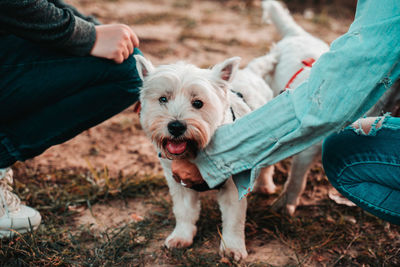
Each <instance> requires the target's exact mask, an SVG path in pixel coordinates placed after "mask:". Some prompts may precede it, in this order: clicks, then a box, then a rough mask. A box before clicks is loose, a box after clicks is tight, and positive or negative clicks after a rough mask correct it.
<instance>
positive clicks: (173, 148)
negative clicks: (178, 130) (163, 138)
mask: <svg viewBox="0 0 400 267" xmlns="http://www.w3.org/2000/svg"><path fill="white" fill-rule="evenodd" d="M167 150H168V152H169V153H171V154H182V153H183V152H185V150H186V142H185V141H183V142H180V143H176V142H171V141H168V142H167Z"/></svg>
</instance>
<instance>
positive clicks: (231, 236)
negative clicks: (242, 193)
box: [218, 179, 247, 261]
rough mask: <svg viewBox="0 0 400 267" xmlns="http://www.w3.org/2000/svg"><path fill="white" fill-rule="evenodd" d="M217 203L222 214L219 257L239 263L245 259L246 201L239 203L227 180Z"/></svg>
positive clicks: (233, 188) (235, 192) (233, 185)
mask: <svg viewBox="0 0 400 267" xmlns="http://www.w3.org/2000/svg"><path fill="white" fill-rule="evenodd" d="M218 203H219V207H220V209H221V213H222V240H221V245H220V253H221V255H226V256H228V257H232V258H234V259H235V260H236V261H240V260H242V259H245V258H246V257H247V251H246V244H245V238H244V226H245V220H246V208H247V200H246V198H243V199H242V200H240V201H239V198H238V191H237V189H236V186H235V184H234V183H233V180H232V179H229V180H228V181H227V182H226V183H225V185H224V186H223V187H222V188H221V190H220V191H219V192H218Z"/></svg>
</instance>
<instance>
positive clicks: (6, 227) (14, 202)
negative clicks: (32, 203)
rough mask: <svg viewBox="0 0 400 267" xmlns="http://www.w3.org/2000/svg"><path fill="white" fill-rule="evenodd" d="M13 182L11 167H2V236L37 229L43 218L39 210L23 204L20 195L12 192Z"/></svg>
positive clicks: (0, 198) (0, 210)
mask: <svg viewBox="0 0 400 267" xmlns="http://www.w3.org/2000/svg"><path fill="white" fill-rule="evenodd" d="M12 182H13V171H12V170H11V168H7V169H0V238H3V237H12V236H14V235H15V234H16V232H19V233H26V232H28V231H29V230H31V229H34V230H35V229H37V228H38V226H39V224H40V221H41V219H42V218H41V217H40V213H39V212H38V211H37V210H35V209H33V208H31V207H28V206H25V205H21V200H20V199H19V198H18V196H17V195H15V194H14V193H12V192H11V191H12V187H11V184H12Z"/></svg>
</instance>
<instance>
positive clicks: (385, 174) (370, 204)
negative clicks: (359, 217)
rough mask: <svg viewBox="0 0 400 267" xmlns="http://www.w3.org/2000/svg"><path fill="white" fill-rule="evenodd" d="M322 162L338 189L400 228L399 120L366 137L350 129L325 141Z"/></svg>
mask: <svg viewBox="0 0 400 267" xmlns="http://www.w3.org/2000/svg"><path fill="white" fill-rule="evenodd" d="M322 154H323V155H322V161H323V165H324V169H325V172H326V175H327V176H328V178H329V180H330V182H331V183H332V185H333V186H334V187H336V189H337V190H338V191H339V192H340V193H342V194H343V195H344V196H346V197H347V198H348V199H350V200H351V201H353V202H354V203H355V204H357V205H358V206H359V207H361V208H363V209H365V210H366V211H368V212H370V213H372V214H374V215H376V216H378V217H379V218H381V219H384V220H387V221H389V222H391V223H393V224H397V225H400V118H394V117H387V118H385V120H384V122H383V124H382V127H381V128H379V129H378V130H373V131H371V132H370V133H369V134H364V133H362V132H360V131H359V130H355V129H353V128H351V127H348V128H346V129H345V130H344V131H342V132H340V133H339V134H334V135H331V136H330V137H328V138H327V139H326V140H325V141H324V145H323V152H322Z"/></svg>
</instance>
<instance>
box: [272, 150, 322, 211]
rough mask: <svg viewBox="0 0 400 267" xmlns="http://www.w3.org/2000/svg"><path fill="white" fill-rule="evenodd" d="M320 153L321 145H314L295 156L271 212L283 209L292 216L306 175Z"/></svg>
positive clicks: (304, 184)
mask: <svg viewBox="0 0 400 267" xmlns="http://www.w3.org/2000/svg"><path fill="white" fill-rule="evenodd" d="M320 152H321V144H318V145H314V146H312V147H310V148H308V149H306V150H304V151H302V152H300V153H299V154H297V155H295V156H294V157H293V160H292V165H291V168H290V172H289V177H288V180H287V181H286V183H285V186H284V188H283V191H282V193H281V194H280V196H279V197H278V199H276V200H275V202H274V203H273V204H272V209H273V210H280V209H283V211H284V212H286V213H287V214H289V215H290V216H293V215H294V212H295V211H296V207H297V205H298V202H299V197H300V195H301V194H302V193H303V191H304V188H305V186H306V182H307V174H308V170H309V168H310V166H311V164H312V163H313V162H314V159H315V157H316V156H317V155H318V154H320Z"/></svg>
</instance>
